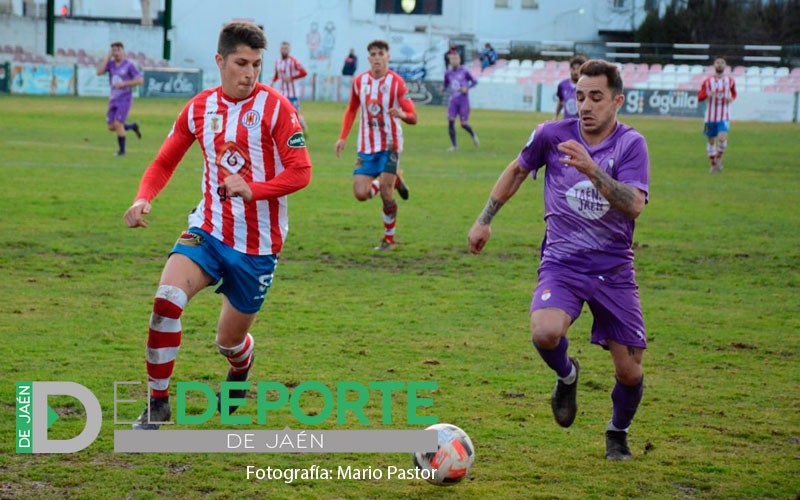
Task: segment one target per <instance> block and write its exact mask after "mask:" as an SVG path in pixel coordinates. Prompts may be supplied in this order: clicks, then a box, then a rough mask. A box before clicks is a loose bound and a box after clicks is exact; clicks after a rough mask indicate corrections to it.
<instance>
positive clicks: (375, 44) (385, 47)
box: [367, 40, 389, 52]
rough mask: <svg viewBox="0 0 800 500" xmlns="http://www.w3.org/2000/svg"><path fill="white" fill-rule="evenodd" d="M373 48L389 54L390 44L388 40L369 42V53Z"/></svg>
mask: <svg viewBox="0 0 800 500" xmlns="http://www.w3.org/2000/svg"><path fill="white" fill-rule="evenodd" d="M373 48H375V49H383V50H385V51H386V52H389V42H387V41H386V40H373V41H371V42H369V45H367V52H369V51H370V50H372V49H373Z"/></svg>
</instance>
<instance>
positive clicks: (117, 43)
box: [111, 42, 125, 49]
mask: <svg viewBox="0 0 800 500" xmlns="http://www.w3.org/2000/svg"><path fill="white" fill-rule="evenodd" d="M111 47H112V48H113V47H119V48H121V49H124V48H125V45H123V44H122V42H111Z"/></svg>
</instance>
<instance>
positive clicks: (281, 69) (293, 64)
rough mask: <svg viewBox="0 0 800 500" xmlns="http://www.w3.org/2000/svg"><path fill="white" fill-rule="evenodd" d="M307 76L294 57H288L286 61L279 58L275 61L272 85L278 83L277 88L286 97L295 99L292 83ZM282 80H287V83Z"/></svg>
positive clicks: (295, 90) (295, 93) (295, 91)
mask: <svg viewBox="0 0 800 500" xmlns="http://www.w3.org/2000/svg"><path fill="white" fill-rule="evenodd" d="M307 74H308V71H306V69H305V68H304V67H303V65H302V64H300V61H298V60H297V59H296V58H295V57H294V56H288V57H287V58H286V59H284V58H280V59H278V60H277V61H275V74H274V75H272V83H275V82H276V81H277V82H280V83H279V85H278V87H277V88H278V90H280V91H281V94H283V95H285V96H286V97H297V89H295V86H294V81H295V80H297V79H298V78H303V77H304V76H306V75H307ZM284 78H288V79H289V81H285V80H284Z"/></svg>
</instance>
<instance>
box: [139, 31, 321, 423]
mask: <svg viewBox="0 0 800 500" xmlns="http://www.w3.org/2000/svg"><path fill="white" fill-rule="evenodd" d="M266 46H267V39H266V36H265V35H264V32H263V31H262V30H261V28H259V27H258V26H256V25H255V24H252V23H249V22H232V23H229V24H227V25H225V26H224V27H223V29H222V31H221V32H220V35H219V41H218V45H217V55H216V58H215V59H216V63H217V67H218V68H219V71H220V77H221V81H222V84H221V85H220V86H219V87H215V88H211V89H207V90H204V91H202V92H200V93H199V94H197V95H196V96H195V97H193V98H192V99H191V100H189V102H188V103H187V104H186V106H185V107H184V108H183V110H182V111H181V112H180V114H179V115H178V118H177V119H176V120H175V123H174V124H173V126H172V130H171V131H170V132H169V135H168V136H167V138H166V139H165V140H164V143H163V144H162V146H161V149H160V150H159V152H158V154H157V155H156V157H155V159H154V160H153V162H152V163H151V164H150V166H149V167H147V169H146V170H145V172H144V175H143V176H142V180H141V183H140V185H139V191H138V193H137V194H136V197H135V198H134V202H133V205H131V207H130V208H128V210H127V211H126V212H125V216H124V219H125V222H126V224H127V225H128V226H129V227H131V228H136V227H147V220H146V219H145V218H144V217H145V215H146V214H148V213H150V210H151V202H152V201H153V199H154V198H155V197H156V196H157V195H158V194H159V192H160V191H161V190H162V189H163V188H164V187H165V186H166V184H167V182H168V181H169V179H170V177H171V176H172V174H173V172H174V171H175V169H176V168H177V166H178V164H179V163H180V161H181V159H182V158H183V156H184V154H185V153H186V151H187V150H188V149H189V147H190V146H191V145H192V143H193V142H195V141H197V143H198V144H199V146H200V149H201V151H202V154H203V174H202V181H201V188H202V198H201V200H200V202H199V203H198V205H197V207H196V208H195V209H194V210H193V211H192V212H191V214H190V215H189V228H188V230H186V231H184V232H183V233H182V234H181V235H180V237H179V238H178V241H177V242H176V243H175V246H174V247H173V248H172V251H171V252H170V255H169V258H168V259H167V262H166V264H165V265H164V269H163V272H162V274H161V280H160V282H159V286H158V290H157V291H156V296H155V301H154V304H153V310H152V314H151V315H150V329H149V333H148V337H147V350H146V355H147V363H146V365H147V375H148V379H149V386H150V399H149V404H148V407H147V408H145V410H144V411H143V412H142V415H141V416H140V417H139V419H138V420H137V421H136V422H135V423H134V425H133V428H134V429H144V430H151V429H157V428H158V427H159V425H160V424H161V423H164V422H166V421H168V420H169V418H170V416H171V414H172V412H171V409H170V405H169V399H168V397H169V381H170V377H171V376H172V371H173V367H174V364H175V358H176V355H177V353H178V348H179V347H180V343H181V322H180V317H181V315H182V313H183V310H184V309H185V308H186V305H187V303H188V302H189V301H190V300H191V299H192V297H194V295H195V294H197V293H198V292H199V291H200V290H202V289H204V288H206V287H207V286H211V285H215V284H217V283H218V282H220V280H221V284H220V286H219V287H218V288H217V289H216V292H217V293H219V294H221V295H222V308H221V311H220V315H219V321H218V324H217V333H216V343H217V347H218V349H219V352H220V353H221V354H222V355H223V356H225V358H227V362H228V364H229V369H228V376H227V381H229V382H244V381H246V380H247V378H248V373H249V371H250V368H251V366H252V362H253V348H254V339H253V336H252V335H251V334H250V333H249V330H250V327H251V326H252V325H253V322H254V321H255V318H256V313H257V312H258V311H259V309H260V308H261V305H262V304H263V302H264V298H265V297H266V294H267V291H268V290H269V288H270V286H271V284H272V277H273V274H274V272H275V266H276V264H277V261H278V254H280V252H281V248H282V246H283V242H284V240H285V239H286V234H287V231H288V228H289V224H288V222H289V219H288V212H287V205H286V196H287V195H288V194H290V193H293V192H295V191H298V190H300V189H302V188H304V187H305V186H306V185H308V183H309V181H310V180H311V160H310V159H309V155H308V150H307V149H306V145H305V139H304V137H303V130H302V128H301V127H300V122H299V120H298V118H297V112H296V110H295V109H294V107H293V106H292V105H291V103H289V101H288V100H287V99H286V98H285V97H284V96H282V95H281V94H280V93H279V92H278V91H277V90H275V89H273V88H271V87H269V86H268V85H265V84H262V83H259V81H258V76H259V73H260V72H261V65H262V52H263V50H264V49H265V48H266ZM224 396H227V397H224ZM244 396H245V390H243V389H239V388H235V389H231V390H229V391H227V394H226V395H223V397H220V398H219V402H218V407H219V408H220V412H221V413H222V412H228V413H230V412H232V411H234V410H235V409H236V407H237V405H236V403H237V401H236V400H235V399H234V401H233V402H232V403H231V404H230V405H228V404H227V403H228V398H236V399H239V401H238V403H239V404H242V403H241V399H240V398H243V397H244Z"/></svg>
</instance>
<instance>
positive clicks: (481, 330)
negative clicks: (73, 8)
mask: <svg viewBox="0 0 800 500" xmlns="http://www.w3.org/2000/svg"><path fill="white" fill-rule="evenodd" d="M182 104H183V101H172V100H144V99H140V100H137V101H136V102H135V104H134V108H133V113H132V118H133V119H135V120H137V121H138V122H139V123H141V125H142V132H143V134H144V137H143V138H142V139H141V140H137V139H135V138H134V137H133V136H131V138H130V139H129V140H128V156H126V157H124V158H114V157H113V156H112V154H113V152H114V151H115V148H116V141H115V139H114V137H113V135H112V134H111V133H109V132H107V131H106V130H105V124H104V117H105V106H106V103H105V101H104V100H102V99H77V98H39V97H9V96H4V97H0V108H1V109H2V111H0V151H1V152H2V159H0V172H2V176H3V182H2V183H0V208H1V209H2V214H3V222H2V224H1V225H0V227H2V231H0V269H1V270H2V273H3V276H4V280H3V283H4V285H3V286H2V287H1V288H0V304H2V305H0V335H2V339H3V342H2V343H0V359H2V360H3V362H2V363H0V375H2V380H3V384H2V385H1V386H0V416H2V418H0V436H3V439H1V440H0V450H2V452H3V453H2V454H1V455H0V497H2V498H37V497H43V496H48V497H53V496H55V495H59V496H67V497H74V498H163V497H167V498H193V497H200V496H209V497H214V498H241V497H255V496H270V497H275V498H289V497H292V498H295V497H296V498H325V497H334V498H350V497H370V498H378V497H380V498H429V497H431V496H433V495H435V496H441V497H444V498H531V497H544V498H555V497H560V498H584V497H595V498H606V497H619V498H630V497H648V498H731V497H733V498H794V497H796V496H797V495H798V494H799V493H800V472H799V471H800V417H799V416H798V415H800V389H799V387H800V368H798V363H799V362H800V359H799V358H800V338H799V332H800V300H798V292H800V237H798V222H799V221H800V218H798V215H797V214H798V210H797V200H798V196H799V195H800V181H798V175H797V173H798V168H799V167H800V160H798V158H800V147H799V146H798V142H797V135H798V129H797V125H796V124H764V123H741V122H736V121H734V123H733V128H732V132H731V137H730V146H729V149H728V154H727V156H726V163H725V171H724V172H723V173H722V174H720V175H714V176H712V175H709V174H708V167H707V165H706V163H707V162H706V159H705V146H704V138H703V136H702V134H701V123H699V122H698V121H696V120H691V121H687V120H670V119H650V118H635V119H633V118H632V119H627V118H623V120H624V121H626V122H627V123H630V124H632V125H634V126H635V127H637V128H638V129H639V130H640V131H641V132H642V133H643V134H644V135H645V137H646V138H647V139H648V143H649V147H650V154H651V195H650V204H649V205H648V207H647V208H646V209H645V211H644V213H643V215H642V216H641V217H640V219H639V220H638V221H637V230H636V235H635V239H636V244H635V246H636V267H637V277H638V280H639V285H640V287H641V290H640V292H641V297H642V303H643V307H644V311H645V319H646V322H647V327H648V337H649V341H650V347H649V349H648V350H647V352H646V354H645V358H644V367H645V373H646V378H645V380H646V391H645V396H644V400H643V402H642V405H641V407H640V410H639V413H638V414H637V416H636V419H635V421H634V424H633V426H632V428H631V436H630V445H631V448H632V450H633V452H634V460H632V461H630V462H627V463H608V462H606V461H605V460H604V458H603V453H604V436H603V432H604V429H605V424H606V421H607V420H608V418H609V417H610V410H611V401H610V397H609V392H610V390H611V387H612V385H613V366H612V364H611V360H610V358H609V356H608V354H606V353H605V352H603V351H602V350H601V349H599V348H597V347H594V346H591V345H590V344H589V341H588V337H589V328H590V324H591V323H590V321H591V316H590V314H589V313H588V311H585V314H584V315H583V316H581V318H580V319H579V320H578V321H577V322H576V323H575V324H574V325H573V327H572V329H571V330H570V338H571V353H572V354H573V355H576V356H578V357H579V358H580V360H581V364H582V367H583V370H582V373H581V387H580V389H579V407H580V409H579V415H578V418H577V420H576V422H575V424H574V425H573V426H572V427H571V428H570V429H567V430H565V429H561V428H559V427H558V425H556V424H555V423H554V421H553V418H552V416H551V413H550V409H549V403H548V398H549V393H550V390H551V388H552V384H553V375H552V373H551V372H550V371H549V370H548V369H547V368H546V366H545V365H544V364H543V363H542V362H541V360H540V359H539V357H538V355H537V354H536V352H535V351H534V350H533V348H532V347H531V344H530V340H529V333H528V319H527V311H528V305H529V300H530V291H531V290H532V289H533V287H534V285H535V279H536V267H537V264H538V245H539V242H540V241H541V237H542V231H543V222H542V196H541V190H542V185H541V182H540V181H536V182H527V183H526V184H525V185H524V186H523V188H522V189H521V190H520V192H519V193H518V194H517V196H516V197H515V198H514V199H513V200H512V201H511V202H510V203H509V204H508V205H507V206H506V207H504V209H503V210H502V211H501V213H500V214H499V215H498V217H497V218H496V220H495V223H494V224H493V238H492V240H491V241H490V242H489V245H488V246H487V248H486V250H485V253H484V254H483V255H481V256H478V257H475V256H472V255H469V254H468V253H467V251H466V233H467V231H468V229H469V227H470V225H471V224H472V222H473V220H474V219H475V217H476V216H477V214H478V213H479V211H480V210H481V208H482V207H483V205H484V203H485V201H486V199H487V197H488V194H489V191H490V189H491V187H492V186H493V184H494V181H495V179H496V178H497V175H498V174H499V173H500V171H501V170H502V169H503V168H504V167H505V166H506V164H507V163H508V162H509V161H510V160H511V159H513V158H514V157H515V156H516V154H517V152H518V151H519V149H520V148H521V147H522V146H523V145H524V143H525V142H526V140H527V138H528V136H529V134H530V132H531V129H532V127H533V126H534V125H535V124H537V123H539V122H540V121H542V120H544V119H546V118H547V116H545V115H535V114H528V113H512V112H495V111H483V110H476V111H474V112H473V116H472V120H471V121H472V124H473V126H474V127H475V129H476V130H477V132H478V133H479V135H480V137H481V147H480V148H479V149H475V148H474V147H473V146H472V144H471V142H470V141H469V138H468V137H467V136H466V134H465V133H463V131H461V130H459V140H460V150H459V151H458V152H457V153H454V154H451V153H448V152H446V149H447V148H448V146H449V143H448V139H447V131H446V120H445V111H444V109H443V108H427V107H423V108H421V109H420V110H419V113H420V124H419V125H418V126H416V127H406V137H407V146H406V153H405V154H404V155H403V158H402V165H403V167H404V169H405V171H406V176H407V180H408V183H409V185H410V187H411V190H412V191H411V199H410V200H409V201H408V202H402V201H400V211H399V218H398V230H397V234H398V242H399V244H398V247H397V248H396V250H395V251H394V252H392V253H390V254H380V255H379V254H376V253H375V252H373V251H372V247H373V246H374V245H375V244H377V243H378V241H379V240H380V238H381V234H382V225H381V211H380V204H379V202H378V201H377V200H373V201H371V202H367V203H358V202H356V201H355V200H354V199H353V197H352V194H351V176H350V173H351V170H352V160H353V157H354V144H355V139H354V134H351V137H350V140H349V144H348V149H347V151H346V152H345V154H344V155H343V158H339V159H337V158H335V157H334V154H333V144H334V142H335V140H336V137H337V135H338V130H339V125H340V120H341V114H342V110H343V106H342V105H337V104H329V103H303V113H304V115H305V117H306V119H307V120H308V122H309V124H310V134H309V137H308V143H309V148H310V151H311V157H312V161H313V163H314V177H313V180H312V184H311V186H309V187H308V188H307V189H306V190H304V191H302V192H300V193H297V194H295V195H292V196H291V197H290V201H289V203H290V222H291V231H290V236H289V240H288V242H287V244H286V246H285V250H284V253H283V255H282V256H281V262H280V265H279V266H278V270H277V274H276V279H275V282H274V286H273V288H272V289H271V291H270V292H269V295H268V298H267V302H266V304H265V307H264V309H263V310H262V312H261V315H260V318H259V320H258V321H257V323H256V325H255V326H254V328H253V334H254V336H255V338H256V346H257V352H258V356H257V358H256V365H255V367H254V372H253V373H252V375H251V380H256V381H258V380H261V381H273V380H274V381H279V382H283V383H286V384H288V385H291V384H296V383H298V382H301V381H308V380H317V381H321V382H323V383H325V384H327V385H328V386H330V387H333V386H335V384H336V382H338V381H343V380H354V381H359V382H362V383H368V382H370V381H380V380H403V381H405V380H435V381H437V382H438V387H439V388H438V390H437V391H435V392H434V393H432V394H428V395H429V396H431V397H433V400H434V405H433V407H432V408H430V409H426V410H424V413H426V414H432V415H436V416H438V418H439V420H440V421H443V422H451V423H454V424H456V425H458V426H460V427H462V428H463V429H465V430H466V431H467V432H468V433H469V434H470V436H471V438H472V440H473V442H474V443H475V446H476V451H477V459H476V461H475V466H474V468H473V471H472V474H471V475H470V478H469V479H468V480H467V481H465V482H464V483H462V484H459V485H457V486H455V487H452V488H437V487H435V486H432V485H429V484H427V483H426V482H424V481H421V480H419V481H399V480H386V479H383V480H359V481H355V480H349V481H348V480H329V481H320V480H317V481H313V480H307V481H303V480H298V481H293V482H292V483H290V484H288V483H285V482H283V481H266V480H265V481H255V480H248V479H247V478H246V474H245V469H246V466H247V465H255V466H257V467H261V468H266V467H268V466H270V467H274V468H275V467H277V468H301V467H310V466H311V465H312V464H316V465H319V466H321V467H326V468H334V469H335V468H336V467H337V466H340V465H341V466H348V465H350V466H353V467H370V466H372V467H386V466H389V465H396V466H400V467H410V463H411V461H410V456H409V455H408V454H161V455H151V454H117V453H114V452H113V430H114V429H115V426H114V425H113V422H112V420H113V408H112V399H113V382H114V381H128V380H142V381H144V380H146V375H145V371H144V356H143V355H144V349H143V347H144V342H145V339H146V336H147V319H148V316H149V313H150V308H151V303H152V296H153V293H154V292H155V288H156V285H157V282H158V277H159V273H160V270H161V268H162V266H163V263H164V259H165V256H166V253H167V252H168V251H169V249H170V248H171V246H172V243H173V242H174V240H175V239H176V238H177V236H178V234H179V233H180V231H181V230H183V229H184V228H185V224H186V214H187V212H188V211H189V210H190V209H191V208H192V207H193V206H194V205H195V204H196V203H197V201H198V199H199V196H200V191H199V175H200V171H201V168H200V161H199V158H200V155H199V152H198V151H199V150H198V149H197V147H196V146H195V147H193V149H192V150H190V152H189V154H188V155H187V157H186V158H185V160H184V162H183V163H182V165H181V166H180V167H179V169H178V171H177V172H176V174H175V176H174V177H173V179H172V181H171V183H170V185H169V186H168V187H167V188H166V190H165V191H164V192H163V193H162V194H161V196H160V197H159V198H158V199H157V200H156V202H155V203H154V206H153V212H152V214H151V215H150V217H149V220H150V222H151V224H150V227H149V228H148V229H146V230H130V229H127V228H126V227H125V226H124V223H123V221H122V214H123V212H124V211H125V209H126V208H127V207H128V205H129V204H130V202H131V199H132V197H133V195H134V194H135V192H136V188H137V186H138V182H139V179H140V177H141V173H142V170H143V168H144V167H145V166H146V165H147V164H148V162H149V161H150V159H151V158H152V157H153V155H154V154H155V152H156V151H157V148H158V146H159V145H160V143H161V140H162V138H163V137H164V136H165V135H166V133H167V131H168V130H169V127H170V126H171V123H172V121H173V119H174V117H175V116H176V115H177V113H178V111H179V110H180V108H181V106H182ZM219 300H220V299H219V297H217V296H216V295H215V294H213V293H211V291H205V292H204V293H202V294H200V295H199V296H198V297H196V298H195V300H194V301H193V302H192V303H191V304H190V306H189V307H188V309H187V311H186V313H185V314H184V316H183V329H184V337H183V344H182V348H181V351H180V354H179V356H178V360H177V364H176V371H175V374H174V376H173V381H192V380H197V381H202V382H206V383H208V384H210V385H215V384H217V383H218V381H219V380H221V379H222V378H223V377H224V374H225V372H226V369H227V368H226V363H225V361H224V359H223V358H222V357H221V356H220V355H219V354H217V352H216V347H215V345H214V329H215V325H216V316H217V314H218V310H219ZM17 380H39V381H48V380H54V381H56V380H57V381H75V382H78V383H80V384H83V385H85V386H86V387H88V388H89V389H90V390H92V391H93V392H94V394H95V395H96V396H97V397H98V399H99V400H100V402H101V405H102V408H103V417H104V423H103V428H102V431H101V433H100V436H99V437H98V439H97V441H95V442H94V444H93V445H92V446H90V447H89V448H87V449H86V450H83V451H81V452H79V453H76V454H72V455H16V454H15V453H14V440H13V437H12V436H13V435H14V411H15V410H14V382H15V381H17ZM173 388H174V385H173ZM377 398H378V396H377V395H374V394H373V398H372V399H371V400H370V402H369V403H368V404H367V406H366V408H365V410H366V414H367V416H368V417H369V418H370V420H371V423H370V425H368V426H364V425H360V424H358V423H356V422H355V421H353V420H351V421H349V422H348V423H347V424H346V425H344V426H341V427H339V426H336V424H335V420H334V419H330V420H329V421H328V422H327V423H326V424H325V425H321V426H319V427H318V428H348V429H364V428H373V429H385V428H405V427H406V426H405V425H404V424H403V422H405V400H404V398H402V397H400V395H398V396H397V397H395V398H394V399H393V410H394V411H393V418H394V421H395V424H393V425H392V426H385V425H383V424H381V422H380V408H381V407H380V402H379V399H377ZM56 399H58V398H56ZM51 406H54V407H55V408H56V410H57V411H58V413H59V414H60V415H61V418H60V420H59V421H58V422H57V423H56V424H55V425H54V427H53V428H52V429H51V431H50V432H51V437H56V438H57V437H59V436H63V437H64V438H67V437H72V436H74V435H76V434H77V433H78V432H79V431H80V429H81V428H82V425H83V420H82V415H81V414H82V411H83V410H82V408H81V406H80V405H79V404H77V403H76V402H74V401H73V400H70V399H68V398H65V399H64V400H63V401H58V400H57V401H55V402H51ZM174 407H175V403H174V402H173V408H174ZM303 407H304V409H305V410H307V411H308V412H313V411H319V410H320V409H321V408H322V402H321V400H317V399H314V398H313V397H311V396H310V397H309V398H308V399H304V400H303ZM139 409H140V408H139V406H138V405H136V407H135V408H132V409H131V410H130V413H138V411H139ZM240 411H241V412H242V414H245V415H248V414H249V415H253V416H254V415H255V408H254V407H249V408H248V407H245V408H243V409H242V410H240ZM134 416H135V415H134ZM270 418H271V420H270V421H269V423H268V425H267V426H266V427H265V428H270V429H276V428H282V427H284V426H285V425H291V426H293V427H294V428H300V426H298V425H297V423H296V422H295V421H293V419H292V416H291V414H290V413H289V412H288V411H285V412H278V413H277V414H276V415H274V416H271V417H270ZM201 428H207V429H215V428H226V427H225V426H223V425H222V424H220V423H219V421H218V417H215V419H212V421H211V422H209V423H207V424H205V425H203V426H201ZM228 428H229V427H228ZM253 428H257V426H255V425H254V426H253Z"/></svg>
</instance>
